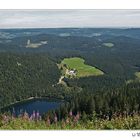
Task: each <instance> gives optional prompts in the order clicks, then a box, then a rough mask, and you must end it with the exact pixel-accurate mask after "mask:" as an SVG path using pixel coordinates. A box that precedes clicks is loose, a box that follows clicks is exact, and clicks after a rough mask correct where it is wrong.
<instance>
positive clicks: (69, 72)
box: [66, 69, 76, 76]
mask: <svg viewBox="0 0 140 140" xmlns="http://www.w3.org/2000/svg"><path fill="white" fill-rule="evenodd" d="M66 74H68V75H70V76H76V71H75V70H68V69H67V70H66Z"/></svg>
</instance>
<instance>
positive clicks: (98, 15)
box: [0, 10, 140, 28]
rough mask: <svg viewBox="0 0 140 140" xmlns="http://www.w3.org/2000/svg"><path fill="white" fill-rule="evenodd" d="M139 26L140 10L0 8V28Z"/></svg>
mask: <svg viewBox="0 0 140 140" xmlns="http://www.w3.org/2000/svg"><path fill="white" fill-rule="evenodd" d="M57 27H140V10H0V28H57Z"/></svg>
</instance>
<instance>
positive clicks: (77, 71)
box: [60, 57, 104, 77]
mask: <svg viewBox="0 0 140 140" xmlns="http://www.w3.org/2000/svg"><path fill="white" fill-rule="evenodd" d="M84 62H85V60H84V59H82V58H79V57H73V58H65V59H64V60H63V61H62V62H61V64H60V67H61V70H62V74H63V75H65V76H66V77H86V76H99V75H103V74H104V73H103V72H102V71H101V70H99V69H97V68H95V67H93V66H90V65H87V64H85V63H84Z"/></svg>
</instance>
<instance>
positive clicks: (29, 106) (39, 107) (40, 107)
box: [6, 99, 62, 115]
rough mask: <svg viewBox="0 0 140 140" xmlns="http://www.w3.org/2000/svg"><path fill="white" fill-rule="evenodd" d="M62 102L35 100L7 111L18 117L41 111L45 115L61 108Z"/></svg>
mask: <svg viewBox="0 0 140 140" xmlns="http://www.w3.org/2000/svg"><path fill="white" fill-rule="evenodd" d="M61 103H62V101H58V100H57V101H56V100H55V101H54V100H49V99H33V100H30V101H26V102H22V103H17V104H14V105H12V106H10V107H8V108H6V110H8V111H10V112H11V113H12V112H13V111H14V112H15V114H16V115H19V114H20V113H22V112H25V111H26V112H27V113H28V114H29V115H31V114H32V113H33V111H36V112H37V111H39V113H40V114H41V115H42V114H43V113H46V112H48V111H49V110H54V109H57V108H59V107H60V105H61Z"/></svg>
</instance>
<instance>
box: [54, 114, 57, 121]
mask: <svg viewBox="0 0 140 140" xmlns="http://www.w3.org/2000/svg"><path fill="white" fill-rule="evenodd" d="M54 122H55V123H57V115H56V114H55V116H54Z"/></svg>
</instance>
